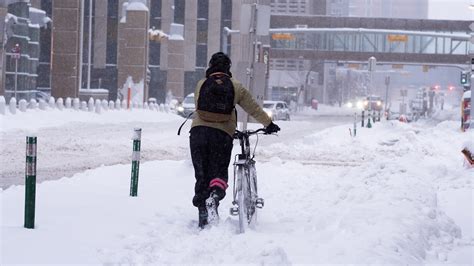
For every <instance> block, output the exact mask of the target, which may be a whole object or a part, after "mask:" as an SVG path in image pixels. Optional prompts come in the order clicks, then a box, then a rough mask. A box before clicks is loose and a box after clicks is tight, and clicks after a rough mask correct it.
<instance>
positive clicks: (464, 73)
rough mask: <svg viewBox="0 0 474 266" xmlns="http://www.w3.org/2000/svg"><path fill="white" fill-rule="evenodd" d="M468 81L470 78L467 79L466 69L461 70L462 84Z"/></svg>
mask: <svg viewBox="0 0 474 266" xmlns="http://www.w3.org/2000/svg"><path fill="white" fill-rule="evenodd" d="M467 83H468V80H467V72H466V71H462V72H461V84H462V85H465V84H467Z"/></svg>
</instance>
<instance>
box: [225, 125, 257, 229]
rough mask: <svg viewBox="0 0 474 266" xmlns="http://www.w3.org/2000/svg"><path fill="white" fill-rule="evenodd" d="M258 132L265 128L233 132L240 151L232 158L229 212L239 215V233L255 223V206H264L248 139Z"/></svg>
mask: <svg viewBox="0 0 474 266" xmlns="http://www.w3.org/2000/svg"><path fill="white" fill-rule="evenodd" d="M260 132H265V129H264V128H261V129H258V130H255V131H251V130H246V131H238V130H236V131H235V134H234V139H238V140H239V142H240V147H241V148H242V153H241V154H236V155H235V158H234V190H233V193H234V195H233V201H232V204H233V205H234V206H233V207H231V208H230V214H231V215H233V216H237V215H238V216H239V230H240V233H245V228H246V227H247V226H250V225H253V224H255V222H256V219H257V212H256V211H257V208H258V209H261V208H263V206H264V200H263V199H262V198H259V197H258V191H257V172H256V169H255V160H254V157H255V150H254V154H253V155H251V153H250V141H249V137H250V136H252V135H256V134H258V133H260ZM257 143H258V140H257ZM255 147H256V145H255ZM236 184H237V185H236Z"/></svg>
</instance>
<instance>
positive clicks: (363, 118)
mask: <svg viewBox="0 0 474 266" xmlns="http://www.w3.org/2000/svg"><path fill="white" fill-rule="evenodd" d="M364 120H365V111H364V110H362V119H361V120H360V127H364Z"/></svg>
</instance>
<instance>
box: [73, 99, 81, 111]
mask: <svg viewBox="0 0 474 266" xmlns="http://www.w3.org/2000/svg"><path fill="white" fill-rule="evenodd" d="M80 107H81V103H80V102H79V98H74V100H73V101H72V108H73V109H74V110H76V111H78V110H79V108H80Z"/></svg>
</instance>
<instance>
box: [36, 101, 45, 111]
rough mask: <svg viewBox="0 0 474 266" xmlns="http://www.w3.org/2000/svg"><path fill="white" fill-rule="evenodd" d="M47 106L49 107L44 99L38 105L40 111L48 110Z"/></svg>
mask: <svg viewBox="0 0 474 266" xmlns="http://www.w3.org/2000/svg"><path fill="white" fill-rule="evenodd" d="M46 106H47V104H46V102H45V101H44V100H43V99H40V100H39V103H38V107H39V109H40V110H46V108H47V107H46Z"/></svg>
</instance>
